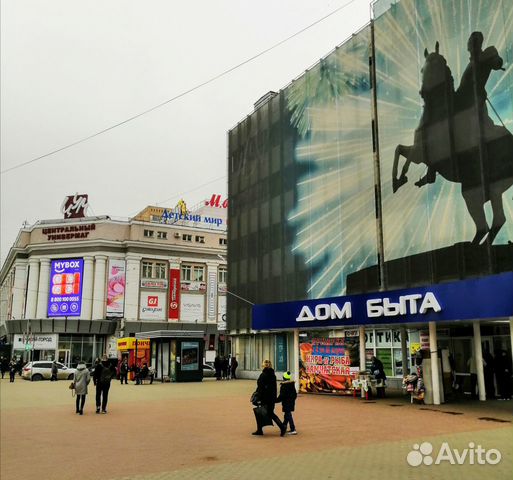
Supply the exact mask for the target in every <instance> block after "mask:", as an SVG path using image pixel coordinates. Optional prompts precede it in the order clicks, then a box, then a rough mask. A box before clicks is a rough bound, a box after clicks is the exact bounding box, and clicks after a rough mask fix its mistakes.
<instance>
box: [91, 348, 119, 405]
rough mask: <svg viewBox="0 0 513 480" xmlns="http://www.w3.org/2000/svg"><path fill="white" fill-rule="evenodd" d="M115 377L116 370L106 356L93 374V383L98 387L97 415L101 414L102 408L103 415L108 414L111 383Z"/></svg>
mask: <svg viewBox="0 0 513 480" xmlns="http://www.w3.org/2000/svg"><path fill="white" fill-rule="evenodd" d="M115 377H116V369H115V368H114V367H113V366H112V365H111V364H110V362H109V359H108V358H107V355H104V356H103V357H102V361H101V363H99V364H98V365H97V366H96V368H95V369H94V373H93V382H94V384H95V386H96V413H100V407H101V411H102V413H107V402H108V401H109V389H110V382H111V380H112V379H113V378H115Z"/></svg>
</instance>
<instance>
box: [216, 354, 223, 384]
mask: <svg viewBox="0 0 513 480" xmlns="http://www.w3.org/2000/svg"><path fill="white" fill-rule="evenodd" d="M222 366H223V365H222V362H221V357H219V355H218V356H217V357H216V358H215V359H214V368H215V370H216V380H221V369H222Z"/></svg>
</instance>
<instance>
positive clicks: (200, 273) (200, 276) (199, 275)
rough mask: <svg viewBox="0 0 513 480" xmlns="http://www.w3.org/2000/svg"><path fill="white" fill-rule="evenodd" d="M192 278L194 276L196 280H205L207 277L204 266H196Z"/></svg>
mask: <svg viewBox="0 0 513 480" xmlns="http://www.w3.org/2000/svg"><path fill="white" fill-rule="evenodd" d="M192 278H193V281H194V282H203V281H204V280H205V278H204V268H203V267H199V266H195V267H194V270H193V275H192Z"/></svg>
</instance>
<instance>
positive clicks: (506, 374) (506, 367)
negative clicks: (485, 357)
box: [495, 350, 513, 400]
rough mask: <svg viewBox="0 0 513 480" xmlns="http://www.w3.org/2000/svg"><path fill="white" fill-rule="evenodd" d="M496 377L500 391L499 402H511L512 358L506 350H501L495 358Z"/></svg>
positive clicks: (512, 390) (512, 389)
mask: <svg viewBox="0 0 513 480" xmlns="http://www.w3.org/2000/svg"><path fill="white" fill-rule="evenodd" d="M495 375H496V378H497V387H498V390H499V400H511V397H512V392H513V388H512V387H513V386H512V383H513V379H512V370H511V357H510V356H509V355H508V352H506V350H500V351H499V354H498V355H497V356H496V357H495Z"/></svg>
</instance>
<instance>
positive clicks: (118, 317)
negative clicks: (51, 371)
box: [0, 204, 229, 366]
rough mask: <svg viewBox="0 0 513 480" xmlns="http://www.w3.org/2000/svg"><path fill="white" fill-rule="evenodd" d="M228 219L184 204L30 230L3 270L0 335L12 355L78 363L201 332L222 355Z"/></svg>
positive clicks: (60, 222) (21, 235) (208, 347)
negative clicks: (119, 344)
mask: <svg viewBox="0 0 513 480" xmlns="http://www.w3.org/2000/svg"><path fill="white" fill-rule="evenodd" d="M225 217H226V214H225V213H224V212H223V211H220V210H219V207H218V206H217V207H216V206H215V205H212V206H209V205H206V206H205V205H203V207H202V209H200V210H197V211H195V212H194V213H190V212H187V210H186V207H185V205H184V204H183V205H182V206H179V207H178V208H175V209H165V208H161V207H147V208H145V209H144V210H143V211H142V212H140V213H139V214H138V215H136V216H135V217H134V218H132V219H130V220H114V219H111V218H110V217H87V216H86V217H83V218H69V219H60V220H42V221H39V222H37V223H36V224H34V225H32V226H27V227H24V228H22V229H21V231H20V232H19V235H18V238H17V240H16V242H15V244H14V245H13V247H12V248H11V250H10V252H9V255H8V257H7V259H6V261H5V262H4V265H3V267H2V269H1V271H0V287H1V304H0V305H1V316H0V329H1V332H0V334H1V335H2V336H3V337H4V339H6V340H7V341H8V343H9V344H10V345H11V352H12V354H13V355H14V356H17V357H19V358H22V359H24V360H28V359H32V360H47V359H58V360H60V361H62V362H63V363H65V364H67V365H71V366H75V365H76V363H77V362H78V361H79V360H83V361H85V362H86V363H88V364H91V363H92V362H93V361H94V359H95V358H96V357H98V356H100V355H102V354H104V353H107V354H108V355H110V356H117V352H116V339H117V338H121V337H131V336H132V337H133V336H135V334H136V333H140V332H145V331H158V330H187V331H191V330H192V331H197V332H198V333H199V334H201V336H203V337H204V339H205V345H206V350H209V351H210V352H211V353H212V352H213V351H216V352H217V353H221V354H222V353H224V352H225V350H227V349H228V348H229V346H228V345H226V337H225V335H224V329H225V324H224V321H225V310H226V277H227V269H226V218H225Z"/></svg>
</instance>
